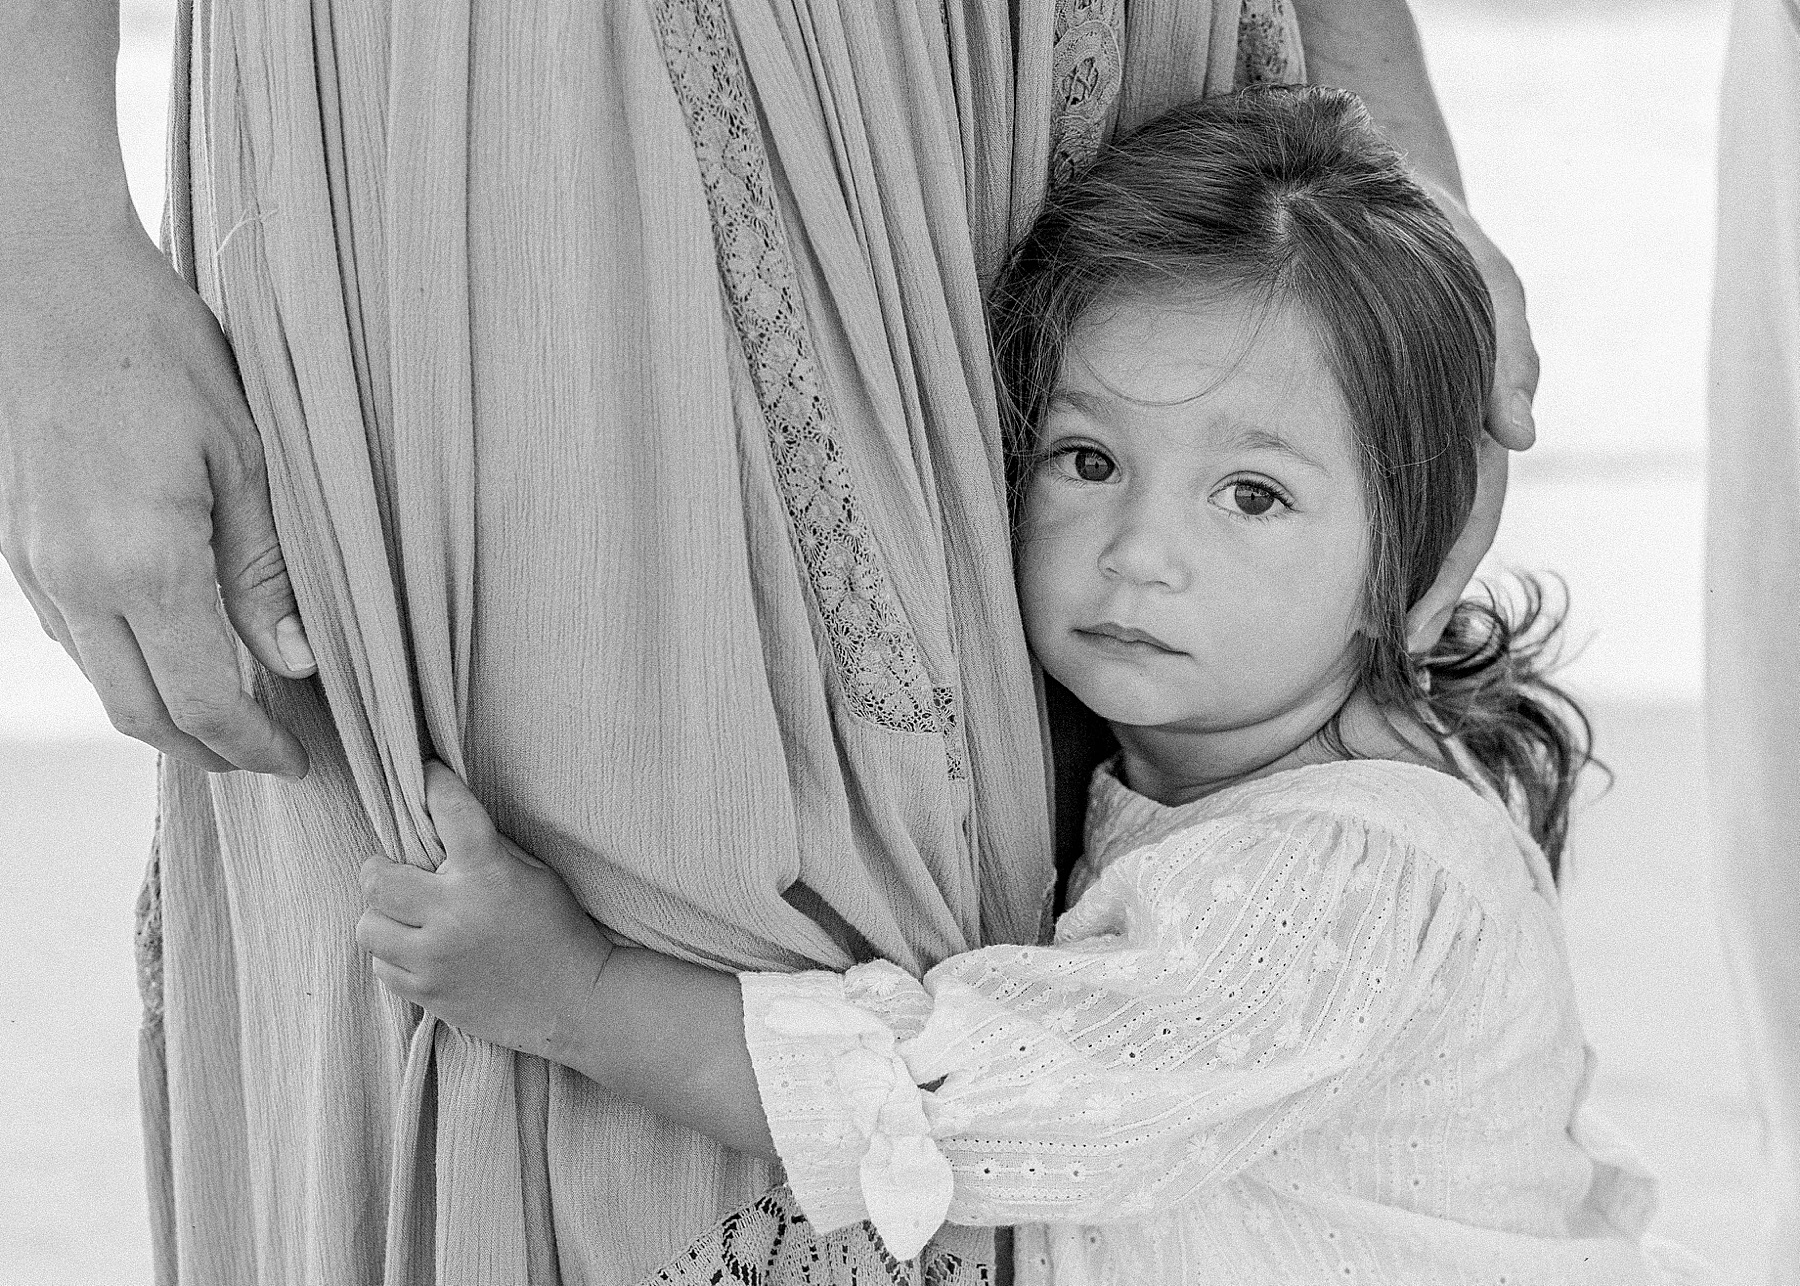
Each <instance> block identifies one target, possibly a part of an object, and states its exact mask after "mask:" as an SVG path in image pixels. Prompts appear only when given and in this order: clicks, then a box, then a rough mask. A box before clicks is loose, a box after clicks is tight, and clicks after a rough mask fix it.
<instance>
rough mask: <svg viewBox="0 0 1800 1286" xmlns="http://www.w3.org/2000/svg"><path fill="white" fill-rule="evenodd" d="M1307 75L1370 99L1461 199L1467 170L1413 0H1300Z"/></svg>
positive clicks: (1399, 140)
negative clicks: (1430, 68) (1429, 66)
mask: <svg viewBox="0 0 1800 1286" xmlns="http://www.w3.org/2000/svg"><path fill="white" fill-rule="evenodd" d="M1294 12H1295V15H1296V16H1297V17H1298V19H1299V22H1300V43H1301V45H1302V46H1303V47H1304V48H1305V50H1306V72H1307V78H1308V79H1309V80H1311V81H1312V83H1313V84H1315V85H1332V86H1335V87H1337V88H1338V89H1347V90H1349V91H1350V92H1351V93H1353V94H1355V95H1357V96H1358V97H1359V98H1361V99H1362V100H1363V102H1364V103H1366V104H1367V105H1368V108H1369V112H1370V114H1371V115H1373V116H1374V117H1375V121H1376V123H1377V124H1378V125H1379V126H1380V127H1381V130H1382V132H1383V133H1384V134H1385V135H1386V136H1387V138H1388V140H1389V141H1390V142H1391V143H1393V144H1394V146H1395V147H1398V148H1399V149H1400V150H1401V151H1402V152H1404V153H1405V154H1406V157H1407V159H1408V161H1409V162H1411V164H1412V166H1413V168H1414V169H1415V170H1417V171H1418V172H1419V173H1420V174H1421V175H1423V176H1424V177H1426V178H1428V179H1431V180H1432V181H1434V182H1435V183H1436V184H1438V186H1440V187H1443V188H1446V189H1448V190H1449V192H1450V193H1451V194H1452V195H1453V196H1455V197H1456V198H1457V199H1458V200H1462V199H1463V187H1462V171H1461V170H1460V169H1459V167H1458V166H1457V163H1456V148H1455V147H1454V146H1453V145H1452V143H1451V141H1450V129H1449V127H1448V126H1447V125H1446V124H1445V123H1444V113H1443V111H1442V110H1441V109H1440V108H1439V107H1438V101H1437V94H1436V92H1435V91H1434V90H1433V89H1432V87H1431V77H1430V74H1429V73H1428V72H1427V70H1426V67H1425V49H1424V46H1423V45H1422V44H1421V42H1420V40H1419V28H1418V25H1417V24H1416V23H1415V22H1414V21H1413V16H1412V9H1411V8H1410V7H1409V6H1408V4H1407V0H1294Z"/></svg>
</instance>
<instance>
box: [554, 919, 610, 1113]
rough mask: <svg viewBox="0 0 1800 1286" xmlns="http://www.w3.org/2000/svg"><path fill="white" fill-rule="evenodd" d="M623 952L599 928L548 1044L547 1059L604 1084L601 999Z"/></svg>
mask: <svg viewBox="0 0 1800 1286" xmlns="http://www.w3.org/2000/svg"><path fill="white" fill-rule="evenodd" d="M619 951H620V948H618V947H615V946H614V945H613V944H612V942H611V941H610V940H609V939H608V938H607V936H606V935H605V934H604V933H602V932H601V931H600V930H599V929H598V928H597V927H596V928H595V930H594V932H593V934H592V935H591V937H590V938H589V939H588V941H586V942H585V943H583V945H582V948H581V959H580V962H579V963H578V965H577V966H576V968H575V969H574V970H573V971H572V972H573V976H574V978H575V982H574V983H573V984H572V985H571V987H570V994H569V995H567V996H565V997H564V998H563V1002H562V1004H561V1005H559V1006H558V1008H557V1013H556V1018H555V1023H554V1026H553V1027H552V1029H551V1031H550V1033H549V1035H548V1037H547V1039H546V1042H545V1044H546V1048H545V1051H544V1055H545V1057H547V1058H549V1059H550V1060H551V1061H552V1062H557V1063H561V1064H562V1065H563V1066H564V1067H568V1068H571V1069H573V1070H574V1071H577V1072H580V1073H581V1074H582V1075H584V1076H586V1077H587V1078H588V1079H589V1080H593V1081H596V1082H599V1083H600V1084H602V1085H604V1084H605V1083H606V1081H605V1079H604V1078H605V1073H606V1070H607V1069H606V1067H605V1065H604V1054H605V1051H606V1049H607V1046H608V1042H607V1041H606V1039H605V1036H606V1033H605V1031H604V1018H603V1014H602V1008H603V1006H602V1004H601V997H602V995H603V992H604V989H605V987H606V982H607V979H606V975H607V971H608V969H609V968H610V967H611V966H612V963H613V960H614V958H615V957H616V956H617V955H618V953H619Z"/></svg>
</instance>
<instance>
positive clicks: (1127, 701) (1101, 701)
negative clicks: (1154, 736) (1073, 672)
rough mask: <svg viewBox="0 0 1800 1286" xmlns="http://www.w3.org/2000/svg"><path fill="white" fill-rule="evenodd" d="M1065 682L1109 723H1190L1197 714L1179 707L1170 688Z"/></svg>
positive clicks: (1141, 725)
mask: <svg viewBox="0 0 1800 1286" xmlns="http://www.w3.org/2000/svg"><path fill="white" fill-rule="evenodd" d="M1062 682H1063V686H1064V687H1066V688H1068V689H1069V691H1070V692H1072V693H1073V694H1074V695H1075V699H1076V700H1078V701H1080V702H1081V704H1082V705H1084V706H1086V707H1087V708H1088V709H1089V710H1092V711H1093V712H1094V713H1095V714H1097V715H1099V716H1100V717H1101V718H1102V719H1104V720H1106V721H1107V722H1108V723H1117V724H1123V725H1125V726H1126V727H1130V728H1160V727H1163V726H1165V725H1167V724H1173V723H1189V722H1192V721H1193V718H1194V711H1193V710H1192V709H1187V708H1182V709H1177V708H1175V707H1174V706H1173V705H1171V703H1170V702H1169V700H1168V694H1167V693H1166V692H1145V691H1141V690H1137V688H1136V685H1134V684H1130V683H1106V682H1099V683H1096V682H1088V683H1081V682H1079V681H1078V682H1076V683H1069V682H1067V681H1066V680H1063V681H1062Z"/></svg>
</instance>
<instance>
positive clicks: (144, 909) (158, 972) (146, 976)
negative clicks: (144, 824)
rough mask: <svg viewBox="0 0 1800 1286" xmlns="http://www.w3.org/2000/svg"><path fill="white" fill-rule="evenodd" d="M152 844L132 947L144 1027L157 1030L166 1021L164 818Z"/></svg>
mask: <svg viewBox="0 0 1800 1286" xmlns="http://www.w3.org/2000/svg"><path fill="white" fill-rule="evenodd" d="M152 836H153V838H152V839H151V841H150V864H149V866H148V867H147V868H146V869H145V871H144V882H143V884H142V885H141V886H140V887H139V888H138V896H137V907H136V913H135V915H134V916H133V924H132V932H131V946H132V956H133V958H134V959H135V961H136V963H137V984H138V998H139V999H140V1000H141V1001H142V1002H143V1006H144V1026H146V1027H155V1026H157V1025H158V1024H160V1023H161V1022H162V1020H163V906H162V814H161V813H160V812H158V814H157V818H156V828H155V830H154V831H153V832H152Z"/></svg>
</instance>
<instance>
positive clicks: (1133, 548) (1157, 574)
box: [1099, 505, 1192, 593]
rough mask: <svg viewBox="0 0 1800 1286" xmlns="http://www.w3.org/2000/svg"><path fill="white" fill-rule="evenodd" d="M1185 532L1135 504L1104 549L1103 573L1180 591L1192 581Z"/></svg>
mask: <svg viewBox="0 0 1800 1286" xmlns="http://www.w3.org/2000/svg"><path fill="white" fill-rule="evenodd" d="M1183 543H1184V542H1183V541H1182V539H1181V534H1180V533H1179V532H1178V531H1176V530H1175V529H1174V528H1173V527H1172V526H1170V525H1169V524H1168V523H1166V522H1159V521H1158V519H1157V516H1156V515H1155V514H1154V513H1149V512H1145V510H1144V508H1143V507H1142V506H1138V505H1133V506H1130V507H1128V508H1127V509H1126V510H1125V511H1124V512H1123V513H1121V514H1120V515H1119V525H1118V528H1117V529H1116V530H1115V531H1114V532H1113V534H1112V539H1110V540H1109V541H1107V542H1106V544H1105V545H1104V546H1102V547H1101V550H1100V559H1099V563H1100V572H1101V574H1102V575H1103V576H1105V577H1106V578H1107V579H1109V580H1119V581H1124V582H1125V583H1126V584H1128V585H1135V586H1142V587H1145V588H1161V589H1167V590H1172V591H1174V592H1176V593H1181V592H1183V591H1185V590H1186V589H1187V588H1188V586H1189V585H1190V584H1192V573H1191V572H1190V571H1189V568H1188V560H1187V557H1186V552H1187V551H1186V550H1185V549H1184V548H1183Z"/></svg>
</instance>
